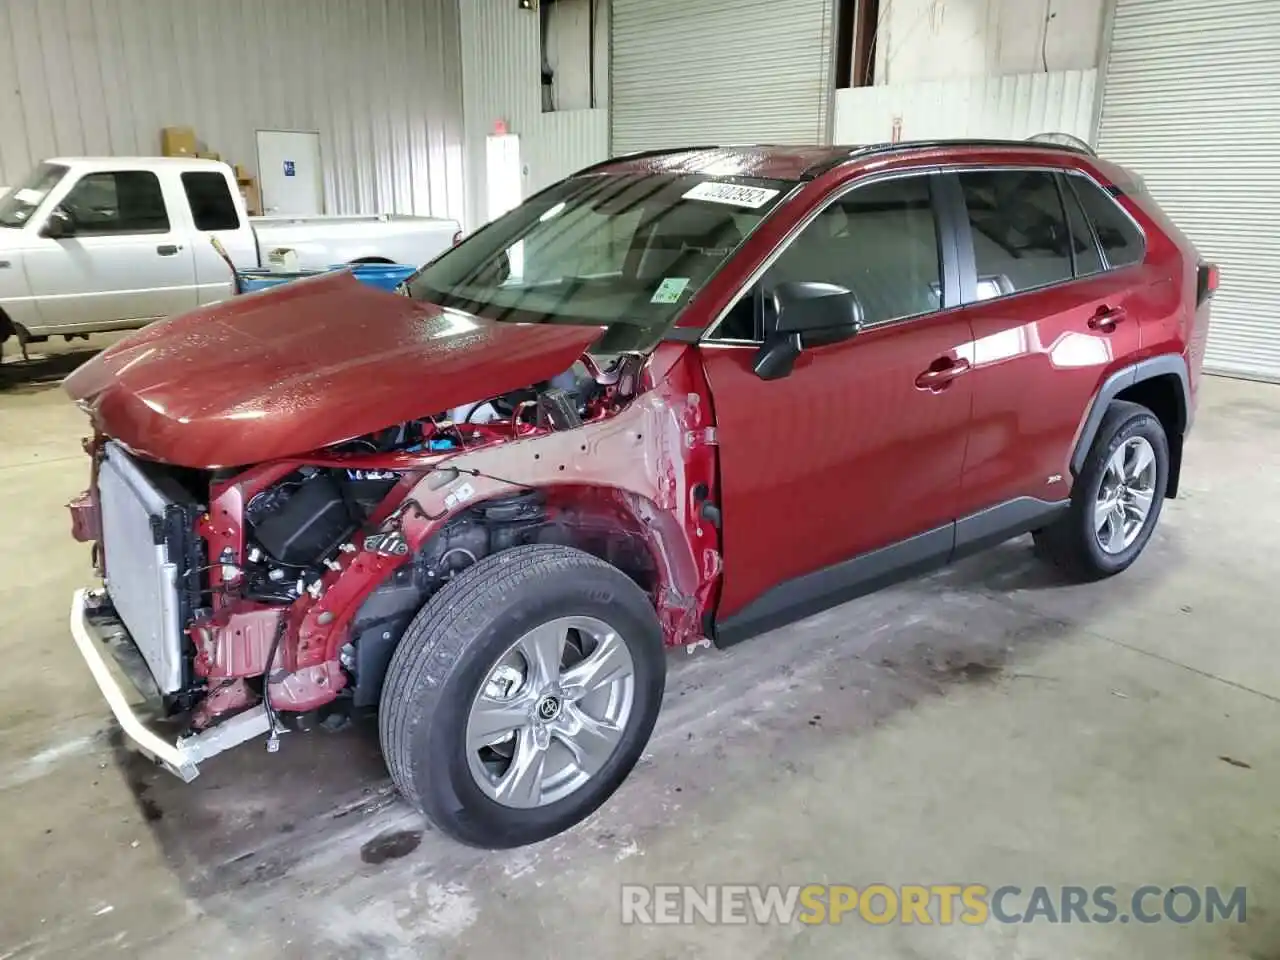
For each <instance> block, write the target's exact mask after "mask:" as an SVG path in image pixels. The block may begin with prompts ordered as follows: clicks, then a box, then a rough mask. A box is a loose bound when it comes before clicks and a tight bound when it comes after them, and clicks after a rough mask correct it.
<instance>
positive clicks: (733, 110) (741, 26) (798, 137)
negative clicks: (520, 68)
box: [610, 0, 833, 154]
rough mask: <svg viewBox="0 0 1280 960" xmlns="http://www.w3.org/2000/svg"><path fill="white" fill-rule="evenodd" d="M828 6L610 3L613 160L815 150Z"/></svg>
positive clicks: (670, 0) (822, 106) (818, 2)
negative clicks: (707, 151) (773, 146)
mask: <svg viewBox="0 0 1280 960" xmlns="http://www.w3.org/2000/svg"><path fill="white" fill-rule="evenodd" d="M832 2H833V0H785V2H779V0H613V13H612V26H611V38H612V42H611V50H610V58H611V59H610V62H611V64H612V82H611V85H610V124H611V128H612V137H611V146H612V150H613V153H615V154H619V153H630V152H632V151H636V150H649V149H656V148H662V147H673V146H694V145H703V144H733V143H822V142H824V141H825V140H826V137H827V108H828V103H829V98H830V89H831V79H832V78H831V75H830V70H831V48H832V27H833V12H832V10H833V8H832Z"/></svg>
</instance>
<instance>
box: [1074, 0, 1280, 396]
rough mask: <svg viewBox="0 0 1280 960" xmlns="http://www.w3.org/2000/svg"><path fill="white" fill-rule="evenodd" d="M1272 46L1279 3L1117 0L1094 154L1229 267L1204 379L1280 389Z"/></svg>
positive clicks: (1278, 141)
mask: <svg viewBox="0 0 1280 960" xmlns="http://www.w3.org/2000/svg"><path fill="white" fill-rule="evenodd" d="M1277 47H1280V3H1277V2H1276V0H1236V2H1233V3H1223V2H1219V3H1203V2H1198V0H1141V2H1135V0H1120V2H1119V3H1118V4H1117V5H1116V11H1115V24H1114V30H1113V35H1112V41H1111V48H1110V54H1109V56H1108V59H1107V63H1106V74H1105V79H1104V89H1103V98H1102V116H1101V119H1100V121H1099V130H1098V145H1099V149H1100V152H1101V153H1102V154H1103V156H1105V157H1107V158H1108V159H1110V160H1115V161H1116V162H1117V163H1121V164H1124V165H1125V166H1126V167H1129V168H1131V169H1132V170H1134V171H1135V172H1137V173H1138V174H1140V175H1141V176H1142V178H1143V180H1144V181H1145V182H1146V185H1147V188H1148V189H1149V190H1150V191H1151V194H1152V196H1153V197H1155V199H1156V201H1157V202H1159V204H1160V205H1161V206H1162V207H1163V208H1164V210H1165V212H1166V213H1168V214H1169V216H1170V218H1171V219H1172V220H1173V221H1174V223H1176V224H1177V225H1178V226H1179V227H1180V228H1181V229H1182V230H1184V231H1185V232H1186V234H1187V236H1189V237H1190V238H1191V240H1192V242H1194V243H1195V244H1196V246H1197V247H1198V248H1199V250H1200V252H1201V254H1203V256H1204V257H1205V258H1206V259H1209V260H1213V261H1215V262H1216V263H1218V264H1220V265H1221V267H1222V287H1221V289H1219V291H1218V294H1217V296H1216V297H1215V299H1214V301H1213V313H1212V316H1213V319H1212V322H1211V323H1210V325H1209V342H1208V344H1207V346H1206V349H1205V359H1204V366H1205V369H1206V370H1210V371H1213V372H1215V373H1227V374H1231V375H1235V376H1246V377H1257V378H1261V379H1266V380H1274V381H1278V382H1280V286H1277V284H1276V278H1277V276H1278V275H1280V231H1278V230H1277V226H1276V224H1277V223H1278V222H1280V176H1278V175H1280V123H1278V122H1277V121H1278V120H1280V66H1277V63H1276V49H1277Z"/></svg>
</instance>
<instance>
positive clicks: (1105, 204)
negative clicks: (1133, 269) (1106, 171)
mask: <svg viewBox="0 0 1280 960" xmlns="http://www.w3.org/2000/svg"><path fill="white" fill-rule="evenodd" d="M1067 181H1068V182H1069V183H1070V184H1071V186H1072V188H1073V189H1074V190H1075V193H1076V196H1078V197H1079V198H1080V203H1081V204H1082V205H1083V206H1084V212H1085V214H1086V215H1087V216H1088V218H1089V220H1090V222H1091V223H1092V224H1093V229H1094V232H1095V233H1097V235H1098V242H1099V243H1100V244H1101V245H1102V252H1103V255H1104V256H1105V257H1106V258H1107V264H1108V265H1109V266H1110V267H1111V268H1112V269H1116V268H1118V267H1127V266H1130V265H1132V264H1135V263H1141V262H1142V260H1143V258H1144V257H1145V256H1146V253H1147V246H1146V242H1145V241H1144V240H1143V237H1142V231H1141V230H1139V229H1138V225H1137V224H1136V223H1134V222H1133V220H1132V219H1131V218H1130V217H1129V215H1128V214H1127V213H1125V212H1124V210H1122V209H1121V208H1120V205H1119V204H1117V203H1116V201H1115V200H1114V199H1113V198H1112V197H1111V196H1110V195H1109V194H1108V193H1107V192H1106V191H1105V190H1103V189H1102V188H1101V187H1100V186H1098V185H1097V184H1096V183H1094V182H1093V181H1092V180H1090V179H1088V178H1087V177H1080V176H1071V177H1068V178H1067Z"/></svg>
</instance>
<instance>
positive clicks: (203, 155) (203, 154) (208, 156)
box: [196, 150, 222, 160]
mask: <svg viewBox="0 0 1280 960" xmlns="http://www.w3.org/2000/svg"><path fill="white" fill-rule="evenodd" d="M196 156H197V157H199V158H200V159H201V160H221V159H222V154H220V153H214V152H213V151H211V150H201V151H200V152H199V153H197V154H196Z"/></svg>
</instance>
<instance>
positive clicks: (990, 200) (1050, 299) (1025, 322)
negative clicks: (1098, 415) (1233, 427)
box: [953, 169, 1148, 547]
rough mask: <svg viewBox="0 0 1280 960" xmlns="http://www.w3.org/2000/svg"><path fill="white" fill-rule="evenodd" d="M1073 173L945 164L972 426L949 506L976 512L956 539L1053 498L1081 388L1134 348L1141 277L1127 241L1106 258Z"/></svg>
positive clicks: (994, 529)
mask: <svg viewBox="0 0 1280 960" xmlns="http://www.w3.org/2000/svg"><path fill="white" fill-rule="evenodd" d="M1078 176H1079V175H1075V174H1072V175H1064V174H1062V173H1060V172H1058V171H1054V170H1048V169H991V170H982V171H972V172H962V173H957V174H955V175H954V177H955V179H954V181H953V183H954V185H955V188H956V189H955V193H956V196H957V200H958V202H959V203H960V204H961V209H962V211H963V212H962V213H961V214H960V218H962V219H963V223H964V224H966V225H967V226H968V230H965V231H962V233H961V238H962V240H961V245H960V247H961V285H962V287H963V288H964V295H965V299H966V300H967V301H968V302H969V303H970V304H971V306H969V307H968V309H967V310H966V311H965V313H966V314H967V316H968V318H969V323H970V324H971V326H972V328H973V336H974V342H973V347H972V350H973V352H972V355H970V356H969V357H968V359H969V360H970V362H971V363H972V364H973V373H972V376H971V377H970V382H971V385H972V388H973V426H972V429H971V430H970V438H969V448H968V453H967V455H966V458H965V466H964V482H963V485H962V491H961V496H960V507H959V508H960V514H961V517H962V518H965V517H968V516H969V515H975V514H978V513H979V512H983V513H985V514H986V515H985V517H983V518H982V519H974V520H973V521H972V522H971V523H966V522H965V521H964V520H962V522H961V524H960V528H959V529H958V531H957V535H958V539H959V540H960V541H961V546H962V547H963V546H964V545H965V541H967V540H968V539H970V538H971V537H982V538H985V539H987V540H991V539H999V538H1000V536H1001V534H1004V533H1006V532H1007V530H1006V528H1012V527H1018V526H1022V527H1024V528H1025V529H1031V528H1032V526H1033V525H1034V522H1035V519H1036V517H1035V514H1036V513H1037V512H1038V511H1045V512H1046V513H1051V512H1052V510H1053V508H1054V505H1056V504H1061V503H1063V502H1064V501H1066V499H1067V498H1068V497H1069V496H1070V489H1071V487H1070V478H1071V476H1070V470H1069V469H1068V461H1069V459H1070V453H1071V450H1072V446H1073V442H1074V439H1075V436H1076V433H1077V432H1078V430H1079V428H1080V425H1081V422H1082V421H1083V419H1084V416H1085V414H1086V412H1087V411H1088V408H1089V404H1090V402H1091V399H1092V397H1093V395H1094V394H1095V393H1096V392H1097V389H1098V387H1099V386H1100V384H1101V383H1102V381H1103V380H1104V379H1105V378H1106V376H1107V375H1108V374H1109V373H1110V372H1111V371H1112V370H1113V369H1114V368H1115V366H1116V365H1117V363H1118V361H1117V359H1116V358H1117V357H1125V356H1128V355H1130V354H1132V353H1133V352H1134V351H1136V350H1137V349H1138V346H1139V330H1138V323H1137V317H1136V315H1137V314H1138V313H1141V312H1142V311H1141V310H1133V309H1132V307H1133V303H1132V298H1133V297H1135V296H1141V295H1142V293H1141V291H1142V289H1143V287H1144V286H1145V285H1146V281H1147V279H1148V278H1146V277H1145V275H1144V269H1145V268H1144V267H1143V266H1142V264H1141V262H1140V261H1141V259H1142V254H1141V250H1140V249H1139V250H1137V251H1136V255H1135V254H1134V252H1133V251H1130V252H1129V253H1128V254H1126V256H1127V257H1128V261H1129V263H1128V266H1125V267H1123V268H1118V269H1111V268H1110V264H1109V263H1108V262H1107V261H1106V260H1104V258H1103V255H1102V251H1101V250H1100V248H1099V243H1098V239H1097V237H1096V236H1095V234H1094V231H1093V229H1092V227H1091V226H1090V224H1089V222H1088V220H1087V218H1086V217H1085V216H1084V213H1083V211H1082V210H1081V208H1080V205H1079V202H1078V200H1077V198H1076V195H1075V189H1074V188H1073V187H1072V186H1071V181H1075V180H1077V178H1078ZM1093 189H1098V188H1097V187H1096V185H1093ZM1099 192H1100V191H1099ZM1108 202H1110V200H1109V199H1108ZM1116 209H1117V210H1118V211H1119V208H1116ZM1119 212H1120V213H1121V214H1122V215H1123V211H1119ZM1133 229H1134V230H1136V229H1137V227H1136V225H1133ZM1138 244H1139V246H1140V245H1141V241H1140V239H1139V240H1138ZM1001 518H1003V522H1002V520H1001ZM1015 532H1022V531H1015Z"/></svg>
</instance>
